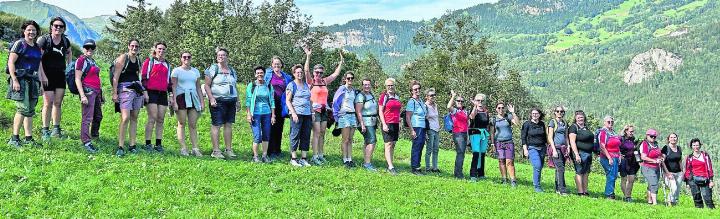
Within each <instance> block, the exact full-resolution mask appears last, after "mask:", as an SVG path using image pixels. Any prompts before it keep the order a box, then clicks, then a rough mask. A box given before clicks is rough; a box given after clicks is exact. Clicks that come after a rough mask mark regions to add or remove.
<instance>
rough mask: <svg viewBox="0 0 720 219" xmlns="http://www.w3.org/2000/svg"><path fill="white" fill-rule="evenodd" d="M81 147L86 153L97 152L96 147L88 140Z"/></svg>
mask: <svg viewBox="0 0 720 219" xmlns="http://www.w3.org/2000/svg"><path fill="white" fill-rule="evenodd" d="M83 147H84V148H85V150H86V151H87V152H88V153H91V154H94V153H95V152H97V149H96V148H95V146H93V145H92V143H90V142H88V143H86V144H84V145H83Z"/></svg>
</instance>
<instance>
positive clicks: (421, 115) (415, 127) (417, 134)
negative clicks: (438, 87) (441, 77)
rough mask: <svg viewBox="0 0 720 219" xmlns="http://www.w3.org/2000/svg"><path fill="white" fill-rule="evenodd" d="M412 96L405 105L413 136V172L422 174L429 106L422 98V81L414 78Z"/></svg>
mask: <svg viewBox="0 0 720 219" xmlns="http://www.w3.org/2000/svg"><path fill="white" fill-rule="evenodd" d="M410 89H411V93H412V97H411V98H410V100H408V103H407V106H406V107H405V111H406V113H405V115H404V116H405V118H406V119H405V121H406V123H407V126H408V127H411V128H412V130H411V131H410V137H412V152H411V154H410V167H411V168H412V170H411V172H412V173H413V174H415V175H421V174H422V172H421V170H420V156H422V150H423V147H424V146H425V137H426V136H425V129H426V128H427V124H426V119H427V118H425V116H426V115H427V106H426V105H425V102H424V101H422V100H420V89H421V86H420V82H418V81H416V80H413V81H411V82H410Z"/></svg>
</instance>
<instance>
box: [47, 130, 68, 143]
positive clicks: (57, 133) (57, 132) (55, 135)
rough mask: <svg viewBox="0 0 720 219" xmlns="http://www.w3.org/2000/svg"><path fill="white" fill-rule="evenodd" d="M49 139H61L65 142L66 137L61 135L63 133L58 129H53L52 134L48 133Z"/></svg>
mask: <svg viewBox="0 0 720 219" xmlns="http://www.w3.org/2000/svg"><path fill="white" fill-rule="evenodd" d="M50 137H53V138H57V139H62V140H65V139H67V138H68V136H67V135H65V134H63V131H62V129H60V128H53V130H52V132H51V133H50Z"/></svg>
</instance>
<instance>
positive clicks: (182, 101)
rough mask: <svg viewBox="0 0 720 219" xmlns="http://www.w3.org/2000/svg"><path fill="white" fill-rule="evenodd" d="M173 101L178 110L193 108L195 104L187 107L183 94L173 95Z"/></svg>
mask: <svg viewBox="0 0 720 219" xmlns="http://www.w3.org/2000/svg"><path fill="white" fill-rule="evenodd" d="M175 102H176V103H177V105H178V109H179V110H186V109H195V106H190V107H187V103H185V94H180V95H177V96H176V97H175Z"/></svg>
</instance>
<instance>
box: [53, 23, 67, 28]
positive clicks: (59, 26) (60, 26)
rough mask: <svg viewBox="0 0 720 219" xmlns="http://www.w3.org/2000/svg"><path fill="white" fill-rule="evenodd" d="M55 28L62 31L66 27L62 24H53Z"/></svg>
mask: <svg viewBox="0 0 720 219" xmlns="http://www.w3.org/2000/svg"><path fill="white" fill-rule="evenodd" d="M53 27H54V28H57V29H62V28H65V25H62V24H61V25H57V24H53Z"/></svg>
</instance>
